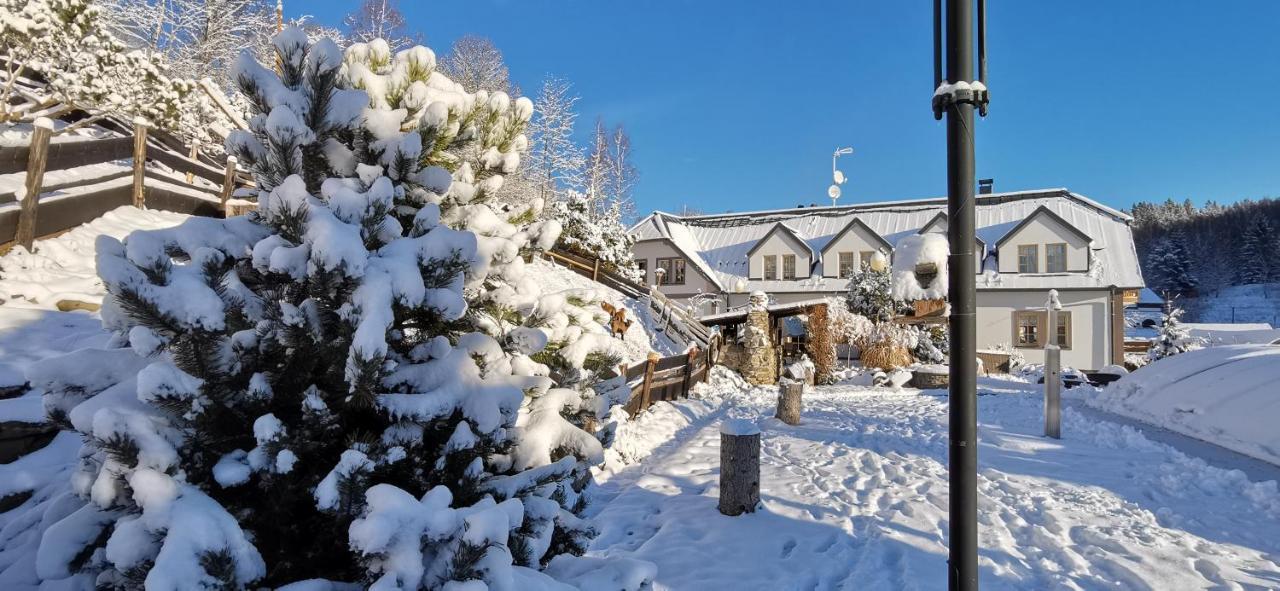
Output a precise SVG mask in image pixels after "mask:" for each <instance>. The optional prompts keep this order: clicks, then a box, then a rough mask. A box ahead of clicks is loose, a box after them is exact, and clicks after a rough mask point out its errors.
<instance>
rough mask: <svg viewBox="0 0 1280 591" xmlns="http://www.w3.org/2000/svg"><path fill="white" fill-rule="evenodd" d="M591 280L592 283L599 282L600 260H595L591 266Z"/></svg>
mask: <svg viewBox="0 0 1280 591" xmlns="http://www.w3.org/2000/svg"><path fill="white" fill-rule="evenodd" d="M591 280H592V281H599V280H600V259H596V261H595V264H593V265H592V267H591Z"/></svg>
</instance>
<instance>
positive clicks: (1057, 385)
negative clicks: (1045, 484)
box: [1044, 289, 1062, 439]
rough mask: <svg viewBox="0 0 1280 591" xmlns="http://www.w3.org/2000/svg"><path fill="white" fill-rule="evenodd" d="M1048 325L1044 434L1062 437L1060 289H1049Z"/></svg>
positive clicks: (1046, 330) (1045, 362)
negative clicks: (1059, 342) (1059, 336)
mask: <svg viewBox="0 0 1280 591" xmlns="http://www.w3.org/2000/svg"><path fill="white" fill-rule="evenodd" d="M1044 307H1045V310H1046V311H1047V312H1048V314H1047V316H1048V322H1046V324H1047V325H1048V326H1046V327H1045V345H1044V435H1045V437H1052V438H1054V439H1062V349H1060V348H1058V310H1061V309H1062V303H1061V302H1059V301H1058V290H1056V289H1051V290H1049V300H1048V301H1046V302H1045V305H1044Z"/></svg>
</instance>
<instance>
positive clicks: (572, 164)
mask: <svg viewBox="0 0 1280 591" xmlns="http://www.w3.org/2000/svg"><path fill="white" fill-rule="evenodd" d="M571 88H572V85H571V84H570V83H569V82H568V81H566V80H563V79H560V78H555V77H548V78H546V79H545V80H543V81H542V88H541V89H540V90H539V91H538V97H537V100H535V101H534V118H533V121H532V122H530V124H529V137H530V140H531V144H532V146H531V151H530V152H531V153H530V158H529V176H530V177H531V178H532V179H533V181H534V182H535V183H537V185H538V190H539V195H540V196H541V197H542V198H543V199H552V198H554V197H556V196H558V195H559V194H560V193H561V191H562V190H564V189H569V188H575V187H580V186H581V185H582V173H583V164H584V162H585V159H584V156H583V154H582V148H581V147H580V146H578V144H576V143H574V141H573V126H574V123H575V121H576V120H577V119H578V114H577V113H576V112H574V107H575V106H576V105H577V103H578V99H579V97H578V96H577V95H575V94H572V93H571Z"/></svg>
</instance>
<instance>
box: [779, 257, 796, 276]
mask: <svg viewBox="0 0 1280 591" xmlns="http://www.w3.org/2000/svg"><path fill="white" fill-rule="evenodd" d="M782 278H783V279H788V280H790V279H795V278H796V255H794V254H784V255H782Z"/></svg>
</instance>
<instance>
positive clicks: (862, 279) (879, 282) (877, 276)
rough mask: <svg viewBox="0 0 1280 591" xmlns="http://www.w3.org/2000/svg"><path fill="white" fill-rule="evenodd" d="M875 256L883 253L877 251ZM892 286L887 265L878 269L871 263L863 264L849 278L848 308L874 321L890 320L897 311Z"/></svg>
mask: <svg viewBox="0 0 1280 591" xmlns="http://www.w3.org/2000/svg"><path fill="white" fill-rule="evenodd" d="M876 256H877V257H883V256H884V255H883V254H879V253H877V254H876ZM892 286H893V281H892V277H891V275H890V273H889V269H888V266H887V265H885V266H881V267H879V268H878V269H877V268H876V267H875V266H872V265H863V266H862V267H861V268H859V269H857V270H855V271H854V272H853V275H852V276H851V277H850V278H849V293H848V294H847V295H846V301H847V302H848V305H849V310H850V311H852V312H853V313H854V314H858V315H860V316H865V317H867V318H868V319H869V320H871V321H872V322H876V323H879V322H888V321H889V320H892V319H893V315H894V313H895V312H896V311H897V304H896V303H895V302H894V301H893V296H892V295H891V294H892Z"/></svg>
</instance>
